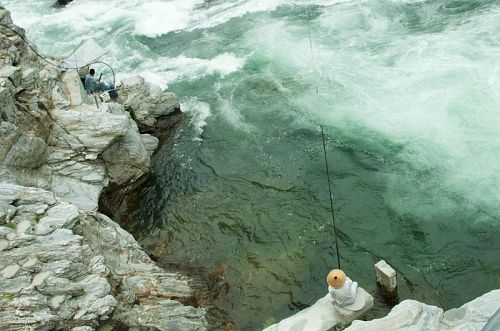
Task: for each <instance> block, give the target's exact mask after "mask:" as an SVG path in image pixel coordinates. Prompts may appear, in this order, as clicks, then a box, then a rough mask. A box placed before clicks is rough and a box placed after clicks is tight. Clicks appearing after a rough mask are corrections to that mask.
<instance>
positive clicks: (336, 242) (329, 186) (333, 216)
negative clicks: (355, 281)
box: [320, 125, 340, 269]
mask: <svg viewBox="0 0 500 331" xmlns="http://www.w3.org/2000/svg"><path fill="white" fill-rule="evenodd" d="M320 127H321V137H322V138H323V152H324V154H325V167H326V179H327V181H328V193H329V194H330V210H331V212H332V223H333V233H334V234H335V250H336V251H337V264H338V267H339V269H340V253H339V239H338V236H337V226H336V224H335V212H334V211H333V196H332V186H331V185H330V171H329V169H328V158H327V157H326V143H325V133H324V132H323V125H321V126H320Z"/></svg>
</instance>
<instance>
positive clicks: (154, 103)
mask: <svg viewBox="0 0 500 331" xmlns="http://www.w3.org/2000/svg"><path fill="white" fill-rule="evenodd" d="M119 100H120V102H122V103H123V104H124V105H125V108H126V109H127V110H128V111H129V112H130V113H131V114H132V117H133V118H134V120H135V121H136V122H137V125H138V126H139V129H140V130H141V132H155V129H156V124H157V121H158V119H160V118H161V117H164V116H167V115H170V114H172V113H174V112H176V111H178V110H179V109H180V104H179V100H178V98H177V96H176V95H175V94H174V93H169V92H163V91H162V90H161V88H160V87H158V86H155V85H151V84H148V83H146V82H145V81H144V78H142V77H140V76H134V77H131V78H128V79H125V80H123V81H122V85H121V89H120V98H119Z"/></svg>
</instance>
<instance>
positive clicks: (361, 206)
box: [2, 0, 500, 330]
mask: <svg viewBox="0 0 500 331" xmlns="http://www.w3.org/2000/svg"><path fill="white" fill-rule="evenodd" d="M51 3H52V1H51V0H33V1H30V2H29V5H28V4H27V2H26V1H20V0H2V4H3V5H4V6H6V7H7V8H8V9H9V10H11V11H12V16H13V18H14V21H15V23H16V24H18V25H20V26H22V27H24V28H25V29H26V31H27V35H28V37H29V38H30V39H31V40H32V41H34V42H35V43H36V44H37V45H38V47H39V49H40V50H41V51H42V52H43V53H45V54H50V55H60V54H68V53H69V52H70V51H71V50H72V49H73V48H74V47H76V46H77V45H78V44H79V42H81V41H82V40H85V39H86V38H88V37H92V38H94V39H95V40H96V41H97V42H98V43H100V44H101V45H102V46H104V47H106V48H107V49H109V53H108V54H107V55H106V57H105V61H107V62H109V64H111V65H112V66H113V67H114V68H115V71H117V72H118V78H119V79H120V78H123V77H127V76H130V75H133V74H141V75H143V76H144V77H145V78H146V79H147V80H148V81H150V82H153V83H156V84H158V85H160V86H161V87H162V88H164V89H167V90H169V91H173V92H176V93H177V94H178V95H179V97H180V99H181V102H182V109H183V111H185V112H186V114H187V116H188V121H187V124H186V125H185V126H184V127H183V128H182V130H181V131H180V132H179V133H178V134H177V136H176V137H175V139H173V140H172V141H171V142H170V143H169V144H166V145H164V146H163V148H162V150H160V151H159V152H158V154H157V157H156V159H155V163H154V165H153V180H151V181H150V183H149V185H148V186H147V187H145V188H144V191H143V194H142V200H141V203H140V208H138V209H137V210H136V211H135V213H134V219H135V223H134V226H133V228H132V232H133V234H134V235H135V236H136V238H138V240H139V242H140V243H141V244H142V245H143V247H145V249H146V250H147V251H149V252H151V253H152V254H153V255H154V256H156V257H157V258H158V259H159V261H160V262H161V263H162V264H164V265H170V264H172V265H177V264H183V265H187V266H189V267H192V268H199V269H201V270H204V271H206V272H212V271H214V270H219V271H220V270H223V271H224V278H225V280H226V282H227V287H224V288H223V289H222V290H221V294H220V295H219V297H218V299H217V300H216V304H217V306H218V307H219V308H220V309H221V310H222V311H224V312H225V314H226V316H227V318H228V319H231V320H233V321H234V322H235V323H236V326H237V328H238V329H241V330H258V329H261V328H262V327H263V326H265V325H268V324H270V323H273V322H276V321H278V320H279V319H282V318H284V317H287V316H289V315H290V314H292V313H294V312H296V311H297V310H299V309H302V308H304V307H307V306H308V305H310V304H312V303H314V302H315V301H316V300H317V299H318V298H319V297H321V296H322V295H324V294H325V293H326V284H325V277H326V274H327V273H328V271H329V270H330V269H331V268H333V267H335V266H336V253H335V250H334V240H335V235H334V232H333V227H332V220H331V214H330V201H329V194H328V184H327V181H326V172H325V163H324V157H323V147H322V139H321V131H320V126H321V125H323V127H324V130H325V135H326V145H327V146H326V147H327V156H328V162H329V166H330V176H331V180H332V189H333V194H332V196H333V200H334V211H335V217H336V223H337V231H338V233H337V235H338V244H339V249H340V255H341V263H342V267H343V269H344V270H345V271H346V273H347V274H348V275H349V276H350V277H351V278H353V279H354V280H357V281H358V282H359V283H360V285H361V286H363V287H365V288H366V289H368V290H369V291H371V292H372V293H375V292H376V287H375V281H374V277H375V276H374V272H373V263H374V262H376V261H378V260H379V259H385V260H386V261H387V262H388V263H390V264H391V265H392V266H393V267H394V268H395V269H397V271H398V272H399V275H400V277H399V283H398V286H399V296H400V298H401V299H405V298H413V299H418V300H423V301H425V302H427V303H429V304H437V305H440V306H442V307H444V308H446V309H449V308H452V307H457V306H460V305H462V304H463V303H464V302H466V301H468V300H471V299H473V298H474V297H476V296H479V295H481V294H483V293H484V292H486V291H489V290H492V289H495V288H500V277H499V274H500V263H499V262H500V240H499V238H500V204H499V203H498V201H499V200H500V156H499V155H500V154H499V150H500V134H499V132H500V110H499V109H500V108H499V105H500V61H499V59H500V1H499V0H490V1H486V0H484V1H479V0H477V1H476V0H468V1H460V0H422V1H418V0H413V1H412V0H386V1H381V0H370V1H362V0H352V1H347V0H345V1H342V0H303V1H296V0H288V1H285V0H225V1H224V0H172V1H158V0H154V1H146V0H108V1H98V0H75V1H74V3H72V4H71V5H69V6H68V7H66V8H62V9H55V8H51V7H50V5H51ZM309 36H310V39H309ZM98 69H100V68H98ZM376 311H379V312H380V313H383V312H386V311H387V307H385V306H384V305H382V304H377V305H376Z"/></svg>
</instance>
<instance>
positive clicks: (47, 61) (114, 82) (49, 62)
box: [0, 23, 116, 86]
mask: <svg viewBox="0 0 500 331" xmlns="http://www.w3.org/2000/svg"><path fill="white" fill-rule="evenodd" d="M0 26H1V27H4V28H6V29H8V30H10V31H11V32H13V33H15V34H16V35H17V36H18V37H20V38H21V40H22V41H23V42H24V43H25V44H26V45H28V47H29V48H30V49H31V50H32V51H33V53H35V55H36V56H38V57H39V58H40V59H41V60H43V61H44V62H45V63H47V64H49V65H51V66H54V67H57V68H64V69H66V70H80V69H81V68H83V67H86V66H90V65H92V64H104V65H106V66H107V67H108V68H109V69H111V73H112V74H113V86H115V85H116V76H115V71H114V70H113V68H112V67H111V66H110V65H109V64H107V63H106V62H103V61H94V62H92V63H89V64H88V65H85V66H81V67H69V66H67V67H66V66H64V67H63V66H62V65H61V64H62V63H65V62H64V61H62V62H61V63H60V64H56V63H53V62H51V61H49V60H47V58H46V57H44V56H43V55H41V54H40V53H39V52H38V51H37V50H36V48H35V47H33V46H32V45H31V44H30V42H29V41H28V40H27V39H26V38H25V37H24V36H23V35H22V34H21V33H19V32H18V31H16V30H14V29H13V28H11V27H10V26H8V25H7V24H3V23H0Z"/></svg>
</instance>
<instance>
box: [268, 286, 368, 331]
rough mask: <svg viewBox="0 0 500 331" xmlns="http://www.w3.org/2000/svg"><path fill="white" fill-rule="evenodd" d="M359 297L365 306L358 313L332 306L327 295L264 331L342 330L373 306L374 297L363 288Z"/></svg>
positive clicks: (359, 290) (358, 293)
mask: <svg viewBox="0 0 500 331" xmlns="http://www.w3.org/2000/svg"><path fill="white" fill-rule="evenodd" d="M357 296H358V297H360V298H361V300H363V301H362V302H364V306H363V307H362V309H360V310H358V311H350V310H347V309H344V308H342V307H338V306H336V305H334V304H332V300H331V296H330V294H327V295H326V296H324V297H323V298H321V299H319V300H318V301H317V302H316V303H315V304H314V305H312V306H311V307H309V308H306V309H304V310H301V311H300V312H298V313H297V314H295V315H293V316H290V317H288V318H286V319H284V320H282V321H280V322H279V323H276V324H273V325H271V326H269V327H267V328H266V329H264V331H329V330H335V329H342V328H343V327H345V326H346V325H349V324H350V323H351V322H352V321H353V320H355V319H356V318H360V317H361V316H363V315H364V314H365V313H366V312H367V311H368V310H370V309H371V308H372V306H373V297H372V296H371V295H370V294H368V292H366V291H365V290H364V289H362V288H361V287H358V292H357Z"/></svg>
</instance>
